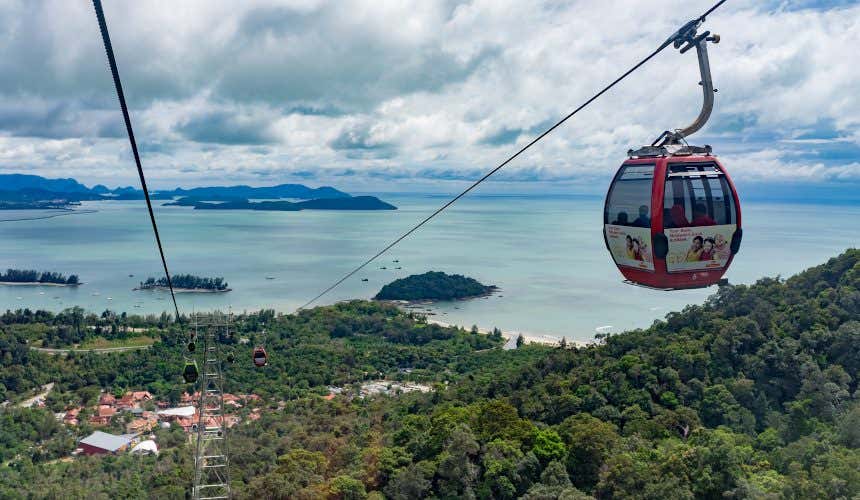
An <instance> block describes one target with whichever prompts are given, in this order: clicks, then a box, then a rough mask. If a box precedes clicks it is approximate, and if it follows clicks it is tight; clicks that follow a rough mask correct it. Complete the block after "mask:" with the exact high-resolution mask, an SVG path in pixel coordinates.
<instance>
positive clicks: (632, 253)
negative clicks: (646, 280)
mask: <svg viewBox="0 0 860 500" xmlns="http://www.w3.org/2000/svg"><path fill="white" fill-rule="evenodd" d="M624 239H625V242H626V247H625V253H626V255H627V258H628V259H630V260H638V261H642V262H651V252H650V251H649V249H648V244H647V243H644V242H642V241H639V238H634V237H632V236H630V235H629V234H628V235H625V237H624Z"/></svg>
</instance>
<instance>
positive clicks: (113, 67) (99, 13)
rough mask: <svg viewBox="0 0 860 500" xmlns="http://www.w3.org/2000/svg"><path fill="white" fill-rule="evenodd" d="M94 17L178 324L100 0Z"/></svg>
mask: <svg viewBox="0 0 860 500" xmlns="http://www.w3.org/2000/svg"><path fill="white" fill-rule="evenodd" d="M93 7H94V8H95V10H96V17H97V18H98V21H99V30H100V31H101V33H102V41H103V42H104V46H105V52H107V58H108V64H109V65H110V72H111V75H113V85H114V87H116V95H117V98H119V106H120V108H122V117H123V119H124V120H125V130H126V132H128V141H129V142H130V143H131V152H132V153H133V154H134V163H135V164H136V165H137V174H138V176H139V177H140V186H141V187H142V188H143V196H144V197H145V198H146V208H147V209H148V210H149V220H150V221H151V222H152V232H153V233H155V242H156V243H157V244H158V253H159V254H160V255H161V264H162V265H163V266H164V275H165V277H167V286H168V287H169V288H170V298H171V299H173V309H174V310H176V322H177V323H178V322H180V321H181V318H180V316H179V306H178V305H177V304H176V294H175V293H174V292H173V281H172V280H171V279H170V271H168V270H167V259H165V258H164V248H163V247H162V246H161V237H160V236H159V235H158V224H157V223H156V222H155V213H154V212H153V211H152V201H151V200H150V198H149V189H147V187H146V177H145V176H144V175H143V166H141V164H140V154H138V152H137V141H135V139H134V131H133V130H132V128H131V117H130V116H129V114H128V106H127V105H126V103H125V94H124V93H123V91H122V82H121V81H120V79H119V70H118V69H117V66H116V58H114V55H113V46H112V45H111V43H110V35H109V34H108V28H107V22H106V21H105V13H104V11H103V10H102V2H101V0H93Z"/></svg>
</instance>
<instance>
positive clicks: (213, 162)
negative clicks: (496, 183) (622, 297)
mask: <svg viewBox="0 0 860 500" xmlns="http://www.w3.org/2000/svg"><path fill="white" fill-rule="evenodd" d="M120 5H121V7H120ZM708 5H709V2H704V1H703V2H694V4H690V3H689V2H681V1H680V0H661V2H660V6H659V8H658V7H656V6H655V4H654V3H653V2H638V1H633V0H618V1H616V2H612V3H607V2H605V1H598V0H581V1H561V0H545V1H538V0H535V1H529V2H522V1H515V0H507V1H500V0H495V1H493V0H474V1H471V2H454V1H441V0H440V1H436V2H427V1H419V0H414V1H404V2H366V1H365V2H360V1H357V0H349V1H339V2H334V1H323V0H301V1H292V2H280V1H279V2H275V1H262V0H259V1H249V2H241V3H236V2H228V1H226V0H222V1H205V2H204V1H202V0H199V1H187V2H180V3H178V4H177V3H168V2H157V1H146V2H131V3H122V4H117V3H108V4H107V5H106V6H105V8H106V15H107V18H108V23H109V26H110V29H111V35H112V39H113V43H114V47H115V50H116V52H117V58H118V61H119V65H120V70H121V72H122V75H123V79H124V85H125V90H126V94H127V96H128V98H129V101H130V103H131V105H132V108H133V120H134V123H135V127H136V130H137V136H138V140H139V141H140V142H141V147H142V150H143V152H144V164H145V167H146V169H147V170H148V172H149V176H150V177H151V178H152V180H153V184H154V185H172V184H177V183H179V184H183V185H191V184H195V183H198V182H203V181H206V182H211V181H212V180H213V179H218V180H223V181H224V182H230V181H236V182H251V183H264V182H271V181H273V180H286V179H289V178H291V176H292V175H296V176H299V177H302V178H304V177H307V173H308V172H310V173H311V174H313V175H315V176H316V177H317V178H318V179H319V180H320V181H332V182H334V181H337V182H339V183H341V184H342V185H343V187H344V188H345V189H349V187H350V186H349V184H351V183H352V182H354V181H356V179H357V178H362V179H364V180H362V181H361V182H363V183H364V184H363V185H372V183H373V182H374V181H373V180H374V179H377V180H378V179H380V178H382V176H384V174H391V176H392V177H393V178H395V179H400V180H399V181H398V182H401V183H407V182H411V181H410V180H409V176H410V175H416V176H420V177H426V178H428V179H432V178H434V177H439V178H442V179H447V178H468V177H469V176H471V175H477V174H478V173H479V172H481V171H484V170H487V169H489V168H491V167H492V166H494V165H495V164H497V163H498V162H499V161H501V160H503V159H504V158H506V157H507V156H508V155H509V154H511V153H512V152H513V151H514V150H515V149H516V148H517V146H521V145H523V144H525V143H526V142H528V141H529V140H530V139H531V138H532V137H534V136H535V135H536V134H537V133H538V132H539V131H540V130H541V128H542V127H546V126H547V125H549V124H551V123H552V122H554V121H555V120H556V119H558V118H559V117H561V116H563V115H564V114H565V113H566V112H568V111H569V110H571V109H572V108H574V107H575V106H576V105H578V104H579V103H580V102H582V101H583V100H584V99H586V98H587V97H589V96H590V95H591V94H592V93H593V92H594V91H595V90H596V89H598V88H600V87H602V86H603V85H604V84H606V83H607V82H609V81H611V80H612V79H614V78H615V77H616V76H617V75H618V74H620V73H621V72H622V71H623V70H624V69H626V68H627V67H628V66H629V65H631V64H632V63H634V62H635V61H636V60H637V59H639V58H640V57H642V56H643V55H645V54H647V53H648V52H649V51H650V50H651V49H652V48H653V47H654V46H656V45H657V44H658V43H659V42H661V41H662V40H663V39H665V38H666V37H667V36H668V35H669V34H670V33H671V32H672V31H673V30H674V29H676V28H677V27H678V26H680V25H681V24H682V23H683V22H684V21H685V20H686V19H687V18H689V17H692V16H694V15H697V13H698V12H699V11H702V10H704V9H705V8H707V6H708ZM789 7H791V6H790V5H776V6H774V5H773V4H771V5H768V4H763V3H761V2H755V1H752V0H737V1H734V2H729V3H727V4H726V5H725V6H724V7H723V8H721V9H720V10H719V11H717V13H715V14H714V15H712V16H711V18H710V19H709V20H708V23H707V24H706V26H705V27H706V28H707V29H710V30H712V31H714V32H718V33H720V34H721V35H722V36H723V39H722V42H721V43H720V44H719V45H716V46H712V47H711V51H710V53H711V62H712V67H713V70H714V80H715V83H716V86H717V87H718V88H719V90H720V91H719V93H718V94H717V105H716V109H715V113H714V115H713V117H712V119H711V120H712V121H711V122H710V124H709V125H708V127H706V129H705V130H703V132H702V133H701V135H700V136H696V137H694V142H701V143H709V144H712V145H713V146H714V148H715V150H716V151H717V152H718V153H721V154H722V155H723V157H724V158H725V159H726V160H727V165H728V166H729V168H730V169H731V171H732V173H733V174H734V177H736V178H739V179H743V178H746V179H749V180H764V179H769V178H774V176H776V177H777V178H779V179H783V180H784V181H792V180H794V181H796V180H798V179H802V180H803V181H805V182H815V181H821V182H825V181H843V182H857V181H858V180H860V179H858V174H857V168H858V167H857V165H858V158H857V156H856V155H857V154H858V152H860V132H858V129H860V99H858V98H857V96H858V95H860V65H856V64H852V63H851V62H850V61H849V59H850V58H849V57H847V56H846V50H847V49H846V48H850V47H855V46H858V44H860V5H847V6H842V7H831V8H828V9H814V8H807V7H809V6H808V5H806V4H804V5H802V6H801V5H798V6H795V7H797V8H789ZM799 7H803V8H799ZM657 13H659V15H658V14H657ZM643 20H647V22H643ZM0 23H2V25H3V26H5V27H7V29H6V30H5V31H4V32H3V33H2V34H0V72H2V73H3V74H4V75H5V76H4V78H3V79H0V147H2V150H0V170H3V171H28V172H33V173H40V174H43V175H57V174H58V173H59V174H60V175H63V176H75V177H78V178H80V179H81V180H83V181H85V182H88V183H96V182H100V183H108V184H115V183H117V182H122V183H125V184H132V183H134V181H135V172H134V169H133V168H132V165H131V161H130V156H129V153H128V146H127V144H126V141H125V140H124V139H123V137H122V135H121V134H122V126H121V120H120V117H119V112H118V109H117V106H116V99H115V96H114V94H113V89H112V87H111V81H110V76H109V73H108V71H107V66H106V61H105V58H104V52H103V48H102V47H101V40H100V38H99V34H98V29H97V26H96V22H95V18H94V14H93V12H92V9H91V7H90V6H89V5H88V4H82V3H75V2H63V1H59V0H56V1H42V2H30V1H25V0H17V1H15V0H6V1H4V2H2V3H0ZM697 81H698V73H697V67H696V63H695V55H693V53H692V52H691V53H688V54H686V55H684V56H681V55H678V54H677V53H676V52H674V53H673V52H672V51H671V49H670V50H667V51H666V52H664V53H663V54H661V55H660V56H658V58H656V59H655V60H654V61H652V63H650V64H649V65H648V66H646V67H644V68H643V69H642V70H641V71H640V72H638V73H636V74H634V75H633V76H632V77H631V78H630V79H628V80H627V81H625V82H624V83H622V84H621V85H619V86H618V87H617V88H615V89H613V90H612V91H611V92H610V93H608V94H607V95H606V96H604V98H602V99H601V100H599V101H597V102H596V103H594V104H593V105H592V106H591V107H590V108H588V109H587V110H585V111H584V112H583V113H581V114H580V115H578V116H577V117H575V118H574V119H573V120H571V121H570V122H569V123H568V124H566V125H565V126H564V127H562V128H560V129H559V130H557V131H556V132H555V133H554V134H553V135H551V136H549V137H548V138H547V139H546V140H545V141H544V142H542V143H541V144H540V145H538V146H537V147H535V148H534V149H533V150H531V151H529V152H528V153H527V154H525V155H523V157H522V158H520V159H518V160H517V161H516V162H515V163H513V164H511V165H510V166H509V167H508V168H506V170H505V171H504V175H503V176H502V177H500V180H506V179H507V180H509V181H513V180H519V181H525V180H547V181H574V182H583V183H584V184H586V185H588V183H589V182H591V184H594V185H596V184H598V183H594V182H593V181H594V180H599V181H600V182H603V181H604V180H605V179H606V178H607V177H609V176H610V175H611V173H612V171H613V170H614V168H615V167H616V166H617V165H618V164H619V163H620V162H621V160H622V159H623V158H624V154H625V152H626V151H627V149H628V148H629V147H632V146H637V145H641V144H644V143H648V142H650V141H651V140H653V138H654V137H656V136H657V135H658V134H659V133H660V132H661V131H662V130H664V129H667V128H675V127H679V126H681V125H684V124H685V123H686V122H688V121H689V120H691V119H692V118H693V117H694V116H695V115H696V113H697V112H698V106H699V100H700V99H701V96H700V91H699V90H698V87H697V86H696V82H697ZM834 148H839V149H838V151H837V152H838V153H839V154H831V153H833V151H834ZM846 158H847V159H846ZM344 173H347V174H350V175H351V179H350V180H346V179H343V177H344ZM368 179H370V180H368ZM356 182H357V181H356Z"/></svg>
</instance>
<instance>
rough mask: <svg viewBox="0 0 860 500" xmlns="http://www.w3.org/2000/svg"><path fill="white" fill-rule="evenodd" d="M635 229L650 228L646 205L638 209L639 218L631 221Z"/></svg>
mask: <svg viewBox="0 0 860 500" xmlns="http://www.w3.org/2000/svg"><path fill="white" fill-rule="evenodd" d="M633 225H634V226H636V227H651V217H648V205H642V206H640V207H639V217H637V218H636V220H634V221H633Z"/></svg>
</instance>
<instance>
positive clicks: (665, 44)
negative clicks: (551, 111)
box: [297, 0, 727, 310]
mask: <svg viewBox="0 0 860 500" xmlns="http://www.w3.org/2000/svg"><path fill="white" fill-rule="evenodd" d="M726 1H727V0H720V1H719V2H717V3H716V4H714V5H713V6H712V7H711V8H710V9H708V10H707V11H706V12H705V13H704V14H702V15H701V16H699V17H696V18H695V19H693V20H692V21H690V22H688V23H686V24H685V25H684V26H683V27H682V28H681V29H679V30H678V31H676V32H675V33H674V34H673V35H672V36H670V37H669V38H667V39H666V41H665V42H663V43H662V44H660V46H659V47H657V49H655V50H654V51H653V52H651V53H650V54H648V55H647V56H646V57H645V58H644V59H642V60H641V61H639V62H638V63H636V64H635V65H634V66H633V67H631V68H630V69H628V70H627V71H625V72H624V73H622V74H621V76H619V77H618V78H616V79H615V80H613V81H612V83H610V84H609V85H607V86H605V87H603V89H602V90H600V91H599V92H597V93H596V94H594V95H593V96H591V97H590V98H589V99H588V100H587V101H585V102H584V103H582V104H580V105H579V107H577V108H576V109H574V110H573V111H571V112H570V113H568V114H567V115H565V116H564V117H563V118H561V119H560V120H558V121H557V122H555V124H554V125H553V126H551V127H550V128H548V129H546V130H545V131H543V132H542V133H541V134H540V135H538V136H537V137H535V138H534V139H532V140H531V141H530V142H529V143H528V144H526V145H525V146H523V147H522V148H520V149H519V150H518V151H517V152H516V153H514V154H513V155H511V156H510V157H508V159H507V160H505V161H503V162H502V163H500V164H499V165H498V166H496V167H495V168H494V169H492V170H490V171H489V172H487V173H486V174H484V176H483V177H481V178H480V179H478V180H477V181H475V182H474V183H472V185H470V186H469V187H468V188H466V189H465V190H464V191H463V192H461V193H460V194H458V195H457V196H455V197H454V198H452V199H451V200H450V201H448V202H447V203H445V204H444V205H442V206H441V207H439V208H438V209H437V210H436V211H435V212H433V213H432V214H430V215H428V216H427V217H425V218H424V219H423V220H422V221H421V222H419V223H418V224H416V225H415V226H413V227H412V228H411V229H410V230H408V231H406V232H405V233H403V234H402V235H400V236H399V237H398V238H397V239H396V240H394V241H392V242H391V243H389V244H388V245H387V246H386V247H385V248H383V249H382V250H380V251H378V252H376V254H374V255H373V256H372V257H370V258H369V259H367V260H365V261H364V262H363V263H361V264H360V265H359V266H358V267H356V268H355V269H353V270H352V271H350V272H348V273H347V274H346V275H344V276H343V277H342V278H340V279H339V280H337V281H336V282H334V284H332V285H331V286H329V287H328V288H326V289H325V290H323V291H322V292H320V293H319V294H317V295H316V296H315V297H314V298H312V299H311V300H309V301H307V302H305V303H304V304H302V306H301V307H299V308H298V309H297V310H302V309H304V308H305V307H307V306H309V305H311V304H313V303H314V302H316V301H317V300H319V299H320V298H321V297H323V296H324V295H325V294H327V293H328V292H330V291H332V290H334V289H335V288H337V287H338V286H340V284H341V283H343V282H344V281H346V280H348V279H349V278H351V277H352V276H353V275H354V274H355V273H357V272H359V271H361V270H362V269H364V268H365V267H366V266H367V265H368V264H370V263H371V262H373V261H374V260H376V259H378V258H379V257H380V256H382V255H383V254H384V253H385V252H387V251H388V250H390V249H391V248H393V247H394V246H395V245H397V244H398V243H400V242H401V241H403V240H404V239H405V238H406V237H408V236H409V235H410V234H412V233H414V232H415V231H417V230H418V228H420V227H421V226H423V225H424V224H426V223H428V222H430V220H431V219H433V218H434V217H436V216H437V215H439V214H440V213H442V211H444V210H445V209H446V208H448V207H450V206H451V205H453V204H454V203H456V202H457V200H459V199H460V198H462V197H463V196H465V195H466V194H468V193H469V192H470V191H472V190H473V189H475V188H476V187H478V185H480V184H481V183H482V182H484V181H485V180H487V179H488V178H490V176H492V175H493V174H495V173H496V172H498V171H499V170H501V169H502V168H504V167H505V165H507V164H508V163H510V162H512V161H513V160H514V159H516V158H517V157H518V156H520V155H521V154H522V153H524V152H525V151H526V150H527V149H529V148H531V147H532V146H534V145H535V144H537V143H538V142H539V141H540V140H541V139H543V138H544V137H546V136H547V135H549V134H550V133H551V132H552V131H554V130H555V129H557V128H558V127H560V126H561V125H562V124H563V123H564V122H566V121H568V120H569V119H571V118H572V117H573V116H574V115H575V114H577V113H579V112H580V111H582V110H583V109H585V107H586V106H588V105H589V104H591V103H592V102H594V101H596V100H597V99H598V98H599V97H600V96H602V95H603V94H605V93H606V92H608V91H609V89H611V88H612V87H614V86H615V85H617V84H618V83H619V82H621V81H622V80H624V79H625V78H627V77H628V76H630V74H632V73H633V72H634V71H636V70H638V69H639V68H641V67H642V66H643V65H645V63H647V62H648V61H650V60H651V59H653V58H654V57H655V56H656V55H657V54H659V53H660V52H662V51H663V50H664V49H665V48H666V47H668V46H669V45H671V44H672V43H673V42H674V41H675V40H676V39H677V38H678V37H679V36H680V35H681V34H683V33H684V32H686V31H687V29H688V28H689V26H691V25H698V24H700V23H702V22H704V21H705V17H707V16H708V15H710V14H711V13H712V12H714V11H715V10H716V9H717V8H719V7H720V6H721V5H723V4H724V3H725V2H726Z"/></svg>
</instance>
